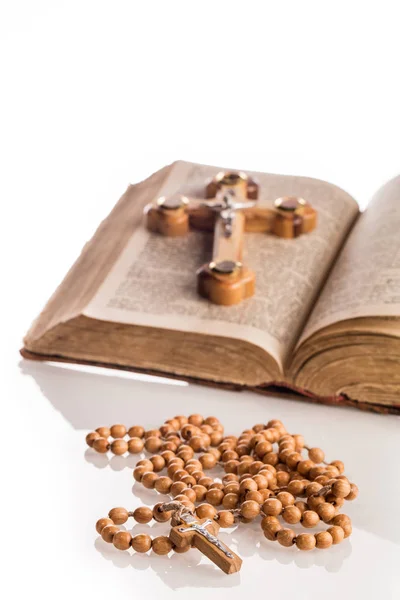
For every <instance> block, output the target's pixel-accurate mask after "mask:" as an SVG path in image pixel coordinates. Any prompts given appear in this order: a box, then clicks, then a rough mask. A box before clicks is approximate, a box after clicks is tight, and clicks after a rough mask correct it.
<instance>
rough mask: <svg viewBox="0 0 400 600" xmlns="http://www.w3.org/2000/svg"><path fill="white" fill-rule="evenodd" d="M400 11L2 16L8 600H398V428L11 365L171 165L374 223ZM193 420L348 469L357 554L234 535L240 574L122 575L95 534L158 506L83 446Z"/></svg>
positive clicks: (233, 9) (249, 397) (295, 406)
mask: <svg viewBox="0 0 400 600" xmlns="http://www.w3.org/2000/svg"><path fill="white" fill-rule="evenodd" d="M244 6H245V8H244ZM396 8H397V6H396V3H389V2H383V1H382V2H379V5H378V3H365V2H362V3H361V2H360V3H359V2H353V3H349V2H348V1H347V2H341V1H340V0H338V1H337V2H335V5H334V7H333V6H329V7H328V6H327V5H326V4H324V3H321V2H320V1H318V2H307V3H299V2H285V3H277V2H267V1H265V2H259V3H258V2H247V3H246V4H245V5H244V4H243V3H241V2H236V1H235V0H231V1H230V2H225V1H220V2H218V3H216V2H215V1H214V2H211V1H208V0H203V1H202V2H201V3H196V2H181V1H177V2H174V3H167V2H142V3H134V2H132V1H131V0H117V1H115V2H112V3H111V2H107V1H106V0H79V1H78V0H68V2H63V1H60V0H51V1H50V0H37V1H36V2H28V1H23V0H14V1H13V2H8V3H5V2H3V3H0V34H1V35H0V56H1V65H0V77H1V79H0V82H1V85H2V93H1V95H0V128H1V136H0V159H1V177H0V188H1V189H0V197H1V203H2V205H1V206H2V232H1V236H0V244H1V253H2V254H1V255H2V258H3V261H2V293H1V294H0V302H1V315H2V326H1V336H0V344H1V363H0V366H1V381H0V393H1V404H0V414H1V423H2V430H1V440H2V464H1V483H2V486H1V488H2V491H1V494H0V504H1V514H2V520H1V543H0V564H1V572H2V576H1V579H0V592H1V594H2V597H4V598H7V600H9V599H12V600H14V599H18V600H19V599H24V600H25V599H26V598H41V599H42V600H47V599H50V598H51V599H53V598H57V599H60V600H64V599H68V600H70V599H71V598H77V599H79V600H80V599H82V600H87V599H91V600H92V599H96V600H97V599H99V600H103V599H107V600H109V599H111V598H112V599H114V598H127V597H128V598H130V597H133V598H142V597H147V598H151V599H152V598H161V597H163V598H167V599H169V598H176V599H180V598H185V600H187V598H189V597H190V598H191V599H192V600H197V599H199V600H200V598H201V600H204V599H205V598H210V599H214V598H220V597H221V595H223V594H224V593H225V594H229V596H230V598H233V599H236V598H237V599H239V598H240V599H241V600H242V599H243V597H249V598H250V597H254V598H259V597H271V598H274V600H275V599H277V600H278V599H280V598H283V599H286V598H296V599H299V600H321V598H322V599H323V600H331V599H332V600H338V598H340V599H343V600H347V599H352V600H354V599H358V598H360V599H361V598H362V599H366V600H370V599H371V600H372V599H373V598H377V597H379V598H382V599H385V600H392V599H398V598H399V597H400V587H399V585H400V584H399V565H400V546H399V544H400V518H399V497H400V484H399V470H400V468H399V457H400V442H399V439H400V438H399V419H398V418H395V417H389V416H377V415H371V414H364V413H361V412H356V411H350V410H345V409H336V408H330V407H321V406H314V405H310V404H303V403H301V402H295V401H293V400H283V399H273V398H266V397H262V396H256V395H253V394H247V393H242V394H239V393H228V392H223V391H215V390H212V389H207V388H198V387H191V386H186V385H179V384H177V383H176V382H175V383H167V382H161V381H159V380H157V381H156V380H151V381H142V380H141V379H140V378H137V379H134V378H133V377H131V376H128V375H123V374H118V373H116V372H112V373H106V372H99V371H92V372H84V371H76V370H70V369H67V368H64V367H59V366H52V365H44V364H34V363H31V362H22V361H21V360H20V358H19V355H18V348H19V347H20V345H21V338H22V335H23V334H24V332H25V331H26V329H27V328H28V327H29V324H30V322H31V321H32V319H33V318H34V317H35V316H36V315H37V314H38V312H39V310H40V309H41V308H42V306H43V304H44V302H45V301H46V300H47V299H48V297H49V296H50V294H51V293H52V292H53V291H54V289H55V287H56V285H57V284H58V283H59V281H60V278H61V277H62V276H63V275H64V274H65V273H66V271H67V269H68V268H69V266H70V265H71V264H72V262H73V261H74V260H75V258H76V256H77V255H78V253H79V251H80V249H81V247H82V246H83V244H84V243H85V242H86V240H87V239H88V238H89V237H90V236H91V235H92V233H93V231H94V229H95V227H96V226H97V225H98V223H99V222H100V220H101V219H102V218H103V217H104V216H105V215H106V214H107V213H108V211H109V210H110V209H111V207H112V206H113V205H114V203H115V201H116V199H117V198H118V197H119V196H120V194H121V193H122V192H123V191H124V189H125V187H126V185H127V184H128V183H129V182H135V181H138V180H140V179H141V178H144V177H145V176H147V175H148V174H150V173H151V172H152V171H154V170H156V169H157V168H159V167H161V166H163V165H165V164H167V163H168V162H170V161H172V160H175V159H177V158H182V159H186V160H192V161H197V162H204V163H211V164H219V165H225V166H232V167H240V168H243V169H248V168H252V169H254V170H257V169H258V170H262V171H270V172H281V173H299V174H303V175H310V176H315V177H321V178H323V179H327V180H331V181H333V182H334V183H337V184H338V185H341V186H342V187H344V188H345V189H347V190H348V191H349V192H350V193H352V194H353V195H355V196H356V198H357V199H358V200H359V201H360V203H361V204H362V205H363V206H365V204H366V203H367V200H368V198H369V197H370V196H371V194H372V193H373V192H374V191H375V190H376V188H378V187H379V186H380V185H381V184H383V183H384V182H385V181H386V180H387V179H389V178H390V177H391V176H393V175H395V174H397V170H398V140H399V139H400V125H399V120H398V106H399V89H398V77H397V72H398V56H399V36H398V17H397V14H396ZM241 74H245V79H243V80H242V79H241V78H240V75H241ZM232 81H233V82H234V85H233V87H232V86H231V85H226V82H232ZM246 82H247V83H248V84H246ZM249 82H250V83H249ZM235 123H238V124H239V125H238V126H232V124H235ZM193 411H196V412H197V411H202V412H203V413H204V414H215V415H217V416H218V417H220V418H221V420H222V421H223V423H224V424H225V426H226V429H227V431H230V432H233V433H237V432H239V431H240V430H242V429H243V428H244V427H247V426H249V425H252V424H254V423H256V422H259V421H266V420H268V419H270V418H274V417H275V418H281V419H282V420H283V421H284V422H285V424H286V425H287V427H288V428H289V429H290V430H291V431H293V432H295V431H299V432H301V433H304V434H305V436H306V438H307V440H308V442H309V443H311V444H313V445H317V446H322V447H323V448H324V449H325V451H326V453H327V456H328V457H329V458H332V459H334V458H340V459H343V460H344V461H345V463H346V466H347V471H348V473H349V475H350V477H351V478H353V479H354V480H355V481H356V482H357V484H358V485H359V487H360V496H359V499H358V501H357V502H356V503H354V504H349V505H347V506H346V510H347V511H348V514H349V515H351V517H352V519H353V523H354V533H353V535H352V537H351V538H350V540H347V541H345V542H344V543H343V544H342V545H340V546H338V547H335V548H333V549H331V550H329V551H321V552H319V551H317V550H315V551H313V552H310V553H304V554H301V553H299V552H296V550H295V549H293V550H286V549H284V548H282V547H279V546H278V545H277V544H276V543H271V542H268V541H267V540H265V539H263V537H262V535H261V530H260V529H259V528H258V527H257V526H254V527H253V526H242V527H240V529H239V530H238V531H234V532H233V534H232V535H230V534H229V533H223V537H224V539H225V540H226V541H228V540H229V543H232V545H233V547H234V548H235V549H236V550H237V551H238V552H239V553H240V554H241V556H242V558H243V559H244V562H243V568H242V571H241V572H240V574H237V575H233V576H225V575H224V574H222V573H220V572H219V571H218V570H217V569H215V568H214V567H213V566H212V565H211V564H210V563H208V562H207V560H206V559H203V560H199V556H198V555H197V553H196V551H194V550H193V551H191V553H190V554H187V555H183V556H176V555H173V556H171V557H170V558H165V557H153V556H134V557H130V556H129V555H127V554H122V553H119V552H117V551H116V550H114V549H113V548H112V547H110V546H107V545H105V544H104V543H103V542H102V541H99V540H98V539H97V538H98V536H97V534H96V532H95V530H94V523H95V522H96V520H97V519H98V518H99V517H100V516H103V515H105V514H106V513H107V511H108V510H109V509H110V508H111V507H112V506H115V505H126V506H129V507H134V506H136V505H138V504H139V503H141V502H144V503H149V504H152V503H153V502H154V498H155V496H154V495H153V493H152V492H147V491H143V489H141V488H139V487H137V486H136V485H135V486H134V485H133V478H132V473H131V472H132V467H133V462H134V461H132V459H124V458H113V459H111V460H110V461H108V459H107V458H105V457H101V456H97V455H94V454H93V453H92V452H91V451H87V450H86V447H85V443H84V437H85V434H86V432H87V430H89V429H91V428H94V427H96V426H98V425H100V424H106V423H111V422H113V421H126V422H127V423H129V424H130V423H133V422H139V423H143V424H144V425H145V426H147V427H150V426H154V425H158V424H159V423H160V422H161V421H162V420H163V419H165V418H166V417H169V416H171V415H173V414H176V413H190V412H193ZM136 529H137V530H143V529H145V527H144V526H143V527H142V526H137V528H136ZM155 530H156V531H157V532H160V533H161V532H164V531H165V527H164V526H162V525H160V526H157V527H156V528H155Z"/></svg>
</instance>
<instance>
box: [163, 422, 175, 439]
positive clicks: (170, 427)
mask: <svg viewBox="0 0 400 600" xmlns="http://www.w3.org/2000/svg"><path fill="white" fill-rule="evenodd" d="M175 432H176V427H173V425H171V423H164V425H161V427H160V433H161V437H163V438H165V437H167V435H168V433H175Z"/></svg>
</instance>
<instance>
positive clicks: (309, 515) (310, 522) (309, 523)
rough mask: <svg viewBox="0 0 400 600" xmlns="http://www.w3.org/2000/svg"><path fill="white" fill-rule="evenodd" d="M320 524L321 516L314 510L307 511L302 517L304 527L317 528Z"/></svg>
mask: <svg viewBox="0 0 400 600" xmlns="http://www.w3.org/2000/svg"><path fill="white" fill-rule="evenodd" d="M318 522H319V516H318V513H316V512H315V511H314V510H305V511H304V512H303V514H302V515H301V524H302V525H303V527H315V525H317V523H318Z"/></svg>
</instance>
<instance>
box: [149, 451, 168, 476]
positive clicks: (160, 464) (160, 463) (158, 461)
mask: <svg viewBox="0 0 400 600" xmlns="http://www.w3.org/2000/svg"><path fill="white" fill-rule="evenodd" d="M150 462H151V463H152V465H153V469H154V471H156V472H157V473H158V472H159V471H162V470H163V468H164V467H165V460H164V459H163V457H162V456H160V455H159V454H155V455H154V456H152V457H151V458H150Z"/></svg>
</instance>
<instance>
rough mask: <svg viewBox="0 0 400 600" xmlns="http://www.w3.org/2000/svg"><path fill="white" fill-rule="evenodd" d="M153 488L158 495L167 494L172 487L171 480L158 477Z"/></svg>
mask: <svg viewBox="0 0 400 600" xmlns="http://www.w3.org/2000/svg"><path fill="white" fill-rule="evenodd" d="M154 487H155V489H156V490H157V492H158V493H159V494H169V493H170V491H171V487H172V479H171V478H170V477H166V476H162V477H159V478H158V479H157V480H156V482H155V483H154Z"/></svg>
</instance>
